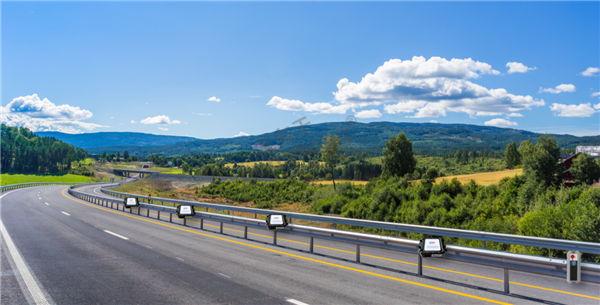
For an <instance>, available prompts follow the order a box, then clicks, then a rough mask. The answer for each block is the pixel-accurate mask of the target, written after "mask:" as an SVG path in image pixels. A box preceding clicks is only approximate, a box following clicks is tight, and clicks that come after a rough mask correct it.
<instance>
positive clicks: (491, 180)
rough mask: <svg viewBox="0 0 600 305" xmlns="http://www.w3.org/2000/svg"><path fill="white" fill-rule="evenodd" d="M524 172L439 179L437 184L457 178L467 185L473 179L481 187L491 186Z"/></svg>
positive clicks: (501, 172) (513, 170)
mask: <svg viewBox="0 0 600 305" xmlns="http://www.w3.org/2000/svg"><path fill="white" fill-rule="evenodd" d="M522 172H523V169H521V168H519V169H511V170H504V171H497V172H487V173H477V174H470V175H458V176H447V177H440V178H437V179H435V182H440V181H442V180H448V181H450V180H452V179H453V178H456V179H458V181H460V183H467V182H469V181H470V180H471V179H473V180H475V182H477V183H478V184H480V185H490V184H497V183H498V182H500V180H502V178H504V177H514V176H516V175H519V174H521V173H522Z"/></svg>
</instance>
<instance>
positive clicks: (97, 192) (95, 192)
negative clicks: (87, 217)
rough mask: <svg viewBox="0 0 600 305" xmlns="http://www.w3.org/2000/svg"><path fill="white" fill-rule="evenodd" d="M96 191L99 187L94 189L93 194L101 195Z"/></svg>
mask: <svg viewBox="0 0 600 305" xmlns="http://www.w3.org/2000/svg"><path fill="white" fill-rule="evenodd" d="M98 189H99V187H97V188H95V189H94V193H96V194H100V195H102V193H98Z"/></svg>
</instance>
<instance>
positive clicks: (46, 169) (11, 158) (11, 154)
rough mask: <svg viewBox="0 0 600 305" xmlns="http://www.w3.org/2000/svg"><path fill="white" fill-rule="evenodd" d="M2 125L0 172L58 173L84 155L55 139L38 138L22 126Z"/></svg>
mask: <svg viewBox="0 0 600 305" xmlns="http://www.w3.org/2000/svg"><path fill="white" fill-rule="evenodd" d="M1 127H2V129H1V133H2V145H1V151H0V167H1V171H2V173H8V172H11V173H42V174H45V173H59V172H64V171H67V170H69V169H70V168H71V163H72V162H73V161H79V160H84V159H85V158H86V157H87V152H86V151H85V150H83V149H81V148H79V147H77V148H76V147H73V145H71V144H69V143H66V142H63V141H61V140H58V139H56V138H53V137H40V136H38V135H36V134H34V133H33V132H31V131H30V130H29V129H27V128H23V127H21V128H17V127H8V126H6V125H4V124H2V125H1Z"/></svg>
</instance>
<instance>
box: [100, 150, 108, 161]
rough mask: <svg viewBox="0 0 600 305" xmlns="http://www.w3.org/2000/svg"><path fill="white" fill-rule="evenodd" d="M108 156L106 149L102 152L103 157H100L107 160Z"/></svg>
mask: <svg viewBox="0 0 600 305" xmlns="http://www.w3.org/2000/svg"><path fill="white" fill-rule="evenodd" d="M106 157H107V155H106V152H105V151H104V152H102V157H100V158H101V159H102V160H106Z"/></svg>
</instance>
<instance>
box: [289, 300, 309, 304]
mask: <svg viewBox="0 0 600 305" xmlns="http://www.w3.org/2000/svg"><path fill="white" fill-rule="evenodd" d="M286 301H288V302H290V303H292V304H296V305H308V304H306V303H304V302H300V301H298V300H294V299H286Z"/></svg>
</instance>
